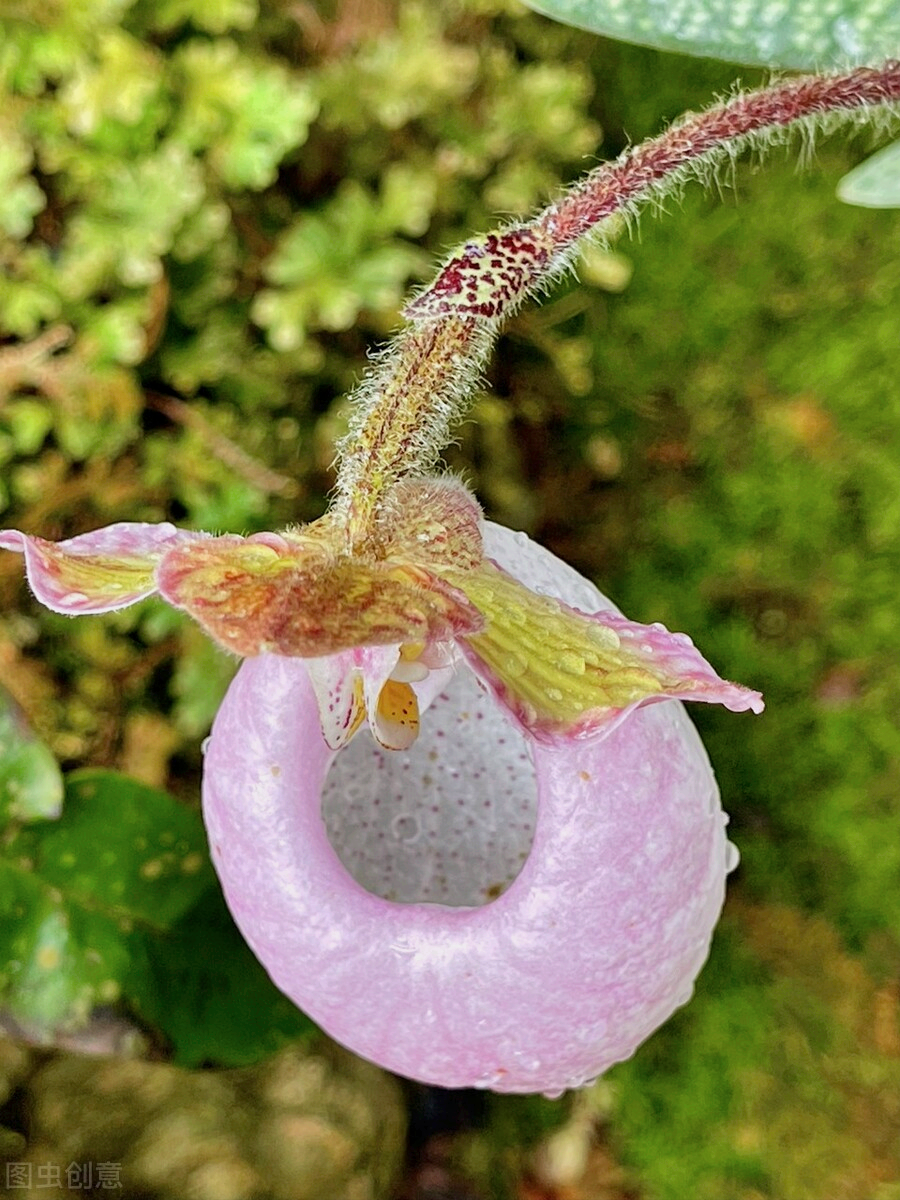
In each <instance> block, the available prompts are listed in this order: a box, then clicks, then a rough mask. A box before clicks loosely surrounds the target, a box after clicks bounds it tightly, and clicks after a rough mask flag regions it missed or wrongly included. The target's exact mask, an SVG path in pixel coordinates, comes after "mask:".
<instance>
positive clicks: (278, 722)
mask: <svg viewBox="0 0 900 1200" xmlns="http://www.w3.org/2000/svg"><path fill="white" fill-rule="evenodd" d="M898 101H900V62H897V61H892V62H887V63H885V64H883V65H882V66H881V67H877V68H858V69H856V70H853V71H849V72H846V73H844V74H842V75H832V76H815V77H809V78H796V79H789V80H786V81H784V82H782V83H779V84H777V85H775V86H772V87H770V88H765V89H763V90H761V91H759V92H755V93H747V94H743V95H736V96H733V97H731V98H730V99H728V100H727V101H725V102H723V103H722V104H719V105H716V106H714V107H712V108H710V109H709V110H708V111H707V112H705V113H699V114H689V115H688V116H687V117H685V118H684V120H683V121H681V122H678V123H676V124H675V125H673V126H672V127H671V128H670V129H669V130H667V131H666V132H665V133H664V134H662V135H661V136H660V137H658V138H655V139H653V140H651V141H648V142H645V143H644V144H642V145H640V146H635V147H633V148H631V149H629V150H628V151H626V153H625V154H624V155H622V156H621V158H620V159H618V160H617V161H616V162H615V163H611V164H604V165H602V166H600V167H598V168H597V169H596V170H595V171H592V172H591V173H590V174H589V175H587V176H586V177H585V178H584V179H583V180H580V181H579V182H577V183H576V184H575V185H574V186H573V187H572V188H571V189H570V191H569V192H568V193H567V194H566V195H564V196H563V197H561V198H560V200H559V201H557V202H555V203H553V204H551V205H550V206H549V207H548V208H546V209H545V210H544V211H543V212H541V213H539V214H538V215H537V216H536V217H535V218H534V219H533V220H532V221H530V222H528V223H524V224H518V225H511V226H508V227H507V228H505V229H502V230H499V231H497V232H495V233H492V234H488V235H487V236H485V237H481V238H475V239H472V240H471V241H469V242H467V243H466V244H465V245H464V246H462V247H460V249H459V250H458V251H457V252H456V253H455V254H454V255H453V256H452V257H451V258H450V259H449V260H448V261H447V262H446V263H445V264H444V267H443V269H442V270H441V272H440V273H439V275H438V277H437V279H436V280H435V281H434V282H433V283H432V284H431V286H430V287H429V288H426V289H425V290H424V291H423V292H421V293H420V294H419V295H418V296H417V297H415V299H414V300H413V301H412V302H411V303H410V305H409V306H408V308H407V310H406V313H405V315H406V317H407V321H408V324H407V326H406V327H405V328H404V329H403V330H402V331H401V333H400V334H399V335H398V336H397V338H396V339H395V341H394V343H393V346H392V347H391V348H390V350H389V351H388V352H387V353H385V354H383V355H381V356H380V357H379V359H378V360H377V362H376V364H375V365H374V366H373V368H372V370H371V372H370V373H369V375H368V376H367V378H366V379H365V380H364V381H363V383H362V385H361V387H360V389H359V391H358V393H357V397H356V404H355V407H354V410H353V415H352V419H351V425H350V431H349V433H348V435H347V437H346V438H345V439H344V442H343V443H342V445H341V446H340V448H339V472H338V477H337V481H336V487H335V502H334V506H333V508H332V509H331V511H330V512H329V513H327V514H326V515H325V516H324V517H322V518H321V520H319V521H316V522H314V523H313V524H312V525H307V526H304V527H301V528H298V529H288V530H285V531H284V532H282V533H277V534H276V533H265V534H257V535H255V536H253V537H248V538H242V537H237V536H232V535H228V536H224V537H213V536H211V535H208V534H201V533H189V532H182V531H179V530H177V529H175V527H174V526H172V525H139V524H119V525H112V526H110V527H109V528H108V529H102V530H98V531H96V532H94V533H88V534H83V535H81V536H79V537H75V538H71V539H69V540H68V541H65V542H60V543H58V544H54V543H51V542H47V541H43V540H42V539H40V538H37V537H29V536H26V535H25V534H22V533H19V532H16V531H7V532H5V533H0V547H5V548H7V549H10V550H18V551H21V552H22V553H24V555H25V564H26V570H27V573H28V578H29V581H30V583H31V586H32V589H33V590H34V593H35V595H36V596H37V598H38V599H39V600H41V601H42V602H43V603H44V604H46V605H48V606H49V607H50V608H52V609H54V610H56V611H57V612H64V613H71V614H80V613H90V612H93V613H99V612H106V611H109V610H111V609H115V608H121V607H123V606H124V605H127V604H132V603H134V602H135V601H137V600H140V599H142V598H143V597H145V596H149V595H151V594H152V593H158V594H159V595H161V596H162V597H164V598H165V599H166V600H168V601H169V602H170V603H172V604H174V605H176V606H177V607H178V608H181V609H184V610H185V611H187V612H188V613H190V614H191V616H193V617H194V618H195V619H196V620H197V621H199V622H200V624H201V625H202V626H203V627H204V628H205V629H206V630H207V631H208V632H209V634H210V635H211V636H212V637H213V638H215V639H216V641H217V642H218V643H219V644H220V645H222V646H223V647H225V648H226V649H227V650H230V651H232V652H234V653H235V654H238V655H240V656H242V657H244V658H246V659H247V660H248V661H247V662H245V663H244V664H243V666H242V667H241V669H240V670H239V671H238V673H237V676H236V678H235V680H234V683H233V684H232V686H231V689H230V691H229V693H228V695H227V697H226V699H225V702H224V704H223V705H222V708H221V710H220V712H219V714H218V716H217V718H216V722H215V725H214V728H213V733H212V738H211V741H210V744H209V748H208V751H207V755H206V766H205V772H204V784H203V791H204V809H205V814H206V821H207V827H208V830H209V835H210V843H211V848H212V856H213V861H214V863H215V865H216V868H217V870H218V872H219V876H220V878H221V881H222V886H223V888H224V890H225V894H226V897H227V899H228V903H229V905H230V907H231V910H232V912H233V913H234V916H235V919H236V921H237V923H238V925H239V926H240V928H241V930H242V931H243V933H244V935H245V937H246V938H247V941H248V942H249V943H250V945H251V946H252V947H253V949H254V950H255V952H256V954H257V955H258V957H259V958H260V960H261V961H262V962H263V964H264V965H265V966H266V968H267V970H268V971H269V973H270V974H271V976H272V978H273V979H274V980H275V982H276V983H277V984H278V985H279V987H281V988H282V989H283V991H284V992H285V993H286V994H287V995H288V996H290V997H291V998H292V999H293V1000H295V1001H296V1002H297V1003H298V1004H299V1005H301V1006H302V1007H303V1008H304V1009H305V1010H306V1011H307V1012H308V1013H309V1014H310V1015H311V1016H312V1017H313V1018H314V1019H315V1020H317V1021H318V1022H319V1023H320V1024H321V1025H322V1026H323V1028H325V1029H326V1030H327V1031H328V1032H329V1033H331V1034H332V1035H333V1036H334V1037H336V1038H337V1039H338V1040H339V1041H342V1042H344V1043H345V1044H346V1045H347V1046H349V1047H350V1048H351V1049H353V1050H356V1051H357V1052H358V1053H360V1054H363V1055H365V1056H366V1057H368V1058H371V1059H373V1060H374V1061H375V1062H378V1063H380V1064H382V1065H383V1066H385V1067H389V1068H390V1069H392V1070H394V1071H397V1072H399V1073H401V1074H404V1075H409V1076H412V1077H414V1078H417V1079H421V1080H425V1081H429V1082H432V1083H437V1084H443V1085H444V1086H449V1087H461V1086H476V1087H490V1088H494V1089H497V1090H500V1091H518V1092H525V1091H544V1092H550V1093H557V1092H559V1091H561V1090H563V1089H565V1088H568V1087H575V1086H578V1085H580V1084H583V1083H585V1082H587V1081H589V1080H591V1079H593V1078H595V1077H596V1076H597V1075H598V1074H600V1073H601V1072H602V1071H604V1070H605V1069H606V1068H607V1067H608V1066H610V1064H612V1063H614V1062H617V1061H618V1060H620V1059H623V1058H626V1057H627V1056H628V1055H629V1054H631V1053H632V1051H633V1050H634V1049H635V1047H636V1046H637V1045H638V1044H639V1043H640V1042H641V1041H642V1039H644V1038H646V1037H647V1036H648V1035H649V1034H650V1033H651V1032H652V1031H653V1030H654V1029H655V1028H656V1027H657V1026H658V1025H659V1024H660V1023H661V1022H662V1021H664V1020H665V1018H666V1017H667V1016H668V1015H669V1014H670V1013H671V1012H672V1011H673V1010H674V1009H675V1008H676V1007H677V1006H678V1005H679V1004H682V1003H684V1001H685V1000H686V999H687V998H688V996H689V994H690V991H691V988H692V985H693V981H694V979H695V977H696V975H697V972H698V971H699V970H700V967H701V965H702V963H703V961H704V959H705V958H706V954H707V951H708V948H709V942H710V937H711V934H712V930H713V927H714V925H715V922H716V919H717V916H718V913H719V910H720V907H721V904H722V898H723V892H724V880H725V875H726V872H727V870H728V869H729V866H730V865H731V862H732V860H733V858H734V852H733V850H732V849H731V848H730V847H729V845H728V843H727V841H726V838H725V829H724V824H725V818H724V816H723V814H722V811H721V809H720V807H719V798H718V792H717V789H716V785H715V781H714V778H713V774H712V771H711V769H710V765H709V762H708V760H707V758H706V755H705V753H704V751H703V747H702V745H701V744H700V741H699V739H698V737H697V734H696V733H695V731H694V728H693V726H692V725H691V724H690V722H689V721H688V719H687V717H686V716H685V714H684V710H683V709H682V707H681V704H680V703H679V701H680V700H702V701H707V702H712V703H717V704H724V705H725V706H726V707H727V708H730V709H732V710H734V711H741V710H745V709H752V710H753V711H754V712H759V711H760V710H761V709H762V701H761V699H760V696H759V694H758V693H756V692H751V691H748V690H747V689H745V688H742V687H739V686H738V685H736V684H732V683H726V682H724V681H723V680H722V679H720V678H719V677H718V675H716V673H715V672H714V671H713V669H712V667H710V665H709V664H708V663H707V662H706V661H705V660H704V659H703V658H702V657H701V656H700V654H699V653H698V652H697V651H696V650H695V649H694V647H693V645H692V643H691V642H690V640H689V639H688V638H687V637H686V636H685V635H683V634H670V633H668V632H667V631H666V630H665V629H663V628H662V626H660V625H652V626H643V625H636V624H635V623H634V622H632V621H629V620H627V619H626V618H625V617H623V616H621V614H619V613H618V612H617V611H616V610H615V609H614V608H613V607H612V605H611V604H610V603H609V601H607V600H606V599H605V598H604V597H603V596H602V595H601V594H600V593H599V592H598V591H597V590H596V588H594V587H593V585H592V584H590V583H588V582H587V581H586V580H584V579H582V578H581V577H580V576H579V575H577V574H576V573H575V572H574V571H573V570H571V569H570V568H569V567H567V566H566V565H565V564H564V563H562V562H560V561H559V560H558V559H556V558H554V557H553V556H552V555H551V554H548V553H547V552H546V551H545V550H542V549H541V548H540V547H539V546H536V545H535V544H534V543H533V542H530V541H529V540H528V538H526V537H525V536H524V535H523V534H513V533H510V532H509V531H508V530H505V529H502V528H500V527H499V526H496V525H491V524H486V525H485V524H484V523H483V522H482V519H481V514H480V512H479V509H478V506H477V504H476V502H475V500H474V499H473V497H472V496H471V495H470V494H469V492H467V491H466V489H465V488H464V487H463V486H462V485H461V484H459V483H457V482H456V481H454V480H450V479H435V478H430V474H431V473H432V472H433V468H434V464H435V462H436V460H437V458H438V455H439V453H440V450H441V448H442V447H443V446H444V445H445V444H446V442H447V440H448V437H449V435H450V430H451V428H452V425H453V423H454V422H455V421H457V420H458V419H459V418H460V417H461V416H462V415H463V413H464V411H465V403H466V400H467V398H468V397H469V395H470V394H471V391H472V388H473V385H474V381H475V380H476V379H477V377H478V373H479V371H480V370H481V368H482V367H483V365H484V363H485V361H486V359H487V355H488V352H489V349H490V346H491V343H492V341H493V338H494V336H495V335H496V333H497V330H498V329H499V327H500V325H501V324H502V322H503V320H504V319H505V318H506V317H507V316H509V314H510V313H511V312H513V311H515V309H516V308H517V307H518V306H519V305H520V304H521V303H522V302H523V301H524V300H525V299H526V298H527V297H528V296H531V295H534V294H535V293H536V292H538V291H540V289H541V288H542V287H544V286H545V285H546V284H547V282H548V281H549V280H551V279H553V278H554V277H555V276H557V275H559V274H560V273H561V272H562V271H564V270H565V268H566V266H567V265H568V264H570V263H571V262H572V260H573V258H574V256H575V254H576V253H577V251H578V248H579V246H580V244H581V242H582V240H583V238H584V237H585V235H587V234H590V233H591V232H599V233H600V234H601V236H602V232H603V228H604V222H606V221H607V220H608V219H610V218H616V216H617V214H619V215H621V214H623V213H624V214H625V215H626V216H633V215H634V214H635V213H636V211H637V210H638V208H639V207H640V205H641V204H642V203H645V202H647V201H648V200H658V199H659V198H660V197H661V196H663V195H665V193H666V191H667V189H671V188H672V187H675V186H680V185H681V184H682V183H683V182H684V180H685V178H686V177H687V176H688V175H690V174H691V173H695V174H698V175H700V176H701V177H703V178H709V177H710V174H711V173H712V174H714V172H715V169H716V166H717V164H720V163H724V164H729V163H730V162H731V161H732V156H733V154H734V152H735V150H736V149H739V148H741V147H742V146H744V145H746V144H747V142H748V141H750V140H754V139H755V141H756V142H757V143H760V142H762V141H764V142H766V143H767V144H772V143H774V142H777V141H779V140H784V138H785V137H786V136H787V131H789V130H790V128H791V126H792V125H794V124H796V123H797V122H800V121H802V122H803V123H804V128H805V130H807V131H808V130H809V128H810V125H811V123H814V122H815V121H816V120H817V119H822V120H827V121H828V122H829V123H831V122H833V120H834V119H836V118H837V117H839V116H841V115H842V114H843V115H847V116H851V117H852V116H853V115H854V114H859V113H860V112H866V113H869V112H872V111H874V110H876V109H881V108H884V107H885V106H888V107H890V106H894V107H896V105H897V103H898ZM423 717H424V719H423Z"/></svg>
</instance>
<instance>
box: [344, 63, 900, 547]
mask: <svg viewBox="0 0 900 1200" xmlns="http://www.w3.org/2000/svg"><path fill="white" fill-rule="evenodd" d="M898 103H900V61H896V60H895V61H890V62H887V63H885V64H884V65H883V66H881V67H861V68H857V69H856V70H853V71H849V72H847V73H845V74H841V75H831V76H806V77H802V78H796V79H790V80H787V81H786V82H783V83H779V84H776V85H775V86H773V87H770V88H765V89H763V90H761V91H758V92H748V93H744V94H741V95H737V96H735V97H733V98H732V99H731V100H727V101H725V102H723V103H721V104H718V105H715V106H714V107H712V108H710V109H708V110H707V111H706V112H703V113H699V114H696V113H692V114H690V115H688V116H687V117H685V118H684V119H682V120H681V121H679V122H677V123H676V124H675V125H673V126H672V127H671V128H670V129H667V130H666V132H665V133H662V134H660V136H659V137H657V138H653V139H652V140H650V141H648V142H644V143H643V144H642V145H640V146H636V147H633V148H632V149H630V150H627V151H626V152H625V153H624V154H623V155H621V157H620V158H618V159H617V160H616V161H615V162H612V163H606V164H604V165H603V166H600V167H598V168H597V169H596V170H594V171H592V172H591V173H590V174H589V175H586V176H585V177H584V179H582V180H581V181H580V182H579V183H576V184H575V186H574V187H573V188H572V189H571V190H570V191H569V192H568V193H567V194H566V195H565V196H563V197H562V198H561V199H560V200H558V201H556V202H555V203H554V204H551V205H550V206H549V207H548V208H546V209H544V210H543V212H541V213H539V214H538V215H537V216H536V217H535V218H534V219H533V220H532V221H530V222H527V223H520V224H517V225H510V226H507V227H505V228H503V229H500V230H497V231H495V232H494V233H489V234H487V235H485V236H482V237H476V238H472V239H471V240H470V241H468V242H466V243H465V245H463V246H461V247H460V249H459V250H457V252H456V253H455V254H454V255H452V256H451V258H450V259H449V260H448V261H447V262H446V263H445V264H444V266H443V267H442V269H441V270H440V272H439V273H438V276H437V278H436V279H435V280H434V282H433V283H432V284H431V285H430V286H429V287H427V288H426V289H425V290H424V291H423V292H421V293H420V294H419V295H418V296H416V297H414V298H413V300H412V301H411V302H410V303H409V305H408V306H407V308H406V310H405V316H406V318H407V320H408V321H409V322H410V327H409V328H407V329H406V330H405V331H404V332H403V333H402V334H401V336H400V337H399V338H398V339H397V341H396V343H395V344H394V346H393V347H392V349H391V351H390V352H389V353H387V354H386V355H384V357H383V358H382V360H381V362H380V363H379V365H378V366H377V367H376V368H375V370H373V371H372V372H371V373H370V375H369V376H368V377H367V379H366V380H365V381H364V382H363V384H362V386H361V387H360V389H359V390H358V392H357V396H356V407H355V412H354V415H353V420H352V423H351V428H350V433H349V434H348V436H347V438H345V439H344V442H343V444H342V446H341V448H340V458H341V462H340V473H339V476H338V483H337V498H336V506H337V511H338V514H339V515H340V516H342V517H343V518H344V520H345V521H346V530H347V537H348V543H349V544H350V545H351V546H355V547H357V548H358V547H362V546H365V544H366V542H367V540H368V539H369V538H370V537H371V530H372V528H373V525H374V523H375V521H376V520H377V517H378V514H379V512H380V511H381V510H382V509H383V507H384V503H385V501H386V500H387V498H388V497H389V495H390V492H391V490H392V489H393V487H394V485H395V484H396V483H397V482H398V481H399V480H400V479H402V478H403V477H404V476H416V475H422V474H424V473H426V472H427V471H429V470H431V469H432V468H433V465H434V463H435V461H436V460H437V458H438V455H439V454H440V452H441V450H442V449H443V447H444V446H445V445H446V443H447V441H448V440H449V437H450V435H451V430H452V428H453V426H454V425H455V424H456V422H457V421H458V420H459V419H460V418H461V417H462V416H463V415H464V413H465V410H466V407H467V402H468V399H469V396H470V393H471V391H472V389H473V387H474V385H475V382H476V380H477V378H478V374H479V372H480V370H481V369H482V368H483V366H484V363H485V362H486V360H487V355H488V352H489V350H490V346H491V342H492V339H493V337H494V336H495V335H496V332H497V330H498V329H499V327H500V325H501V324H502V322H503V321H504V320H505V319H506V318H507V317H509V315H510V314H511V313H513V312H514V311H515V310H516V308H518V306H519V305H520V304H522V302H523V301H524V300H526V299H528V298H529V297H530V296H532V295H534V294H535V292H537V291H539V290H540V289H541V288H542V287H545V286H546V284H547V283H548V282H549V281H550V280H552V279H553V278H555V277H557V276H558V275H560V274H561V273H562V272H564V271H565V269H566V268H567V267H568V266H569V264H570V263H571V261H572V259H573V258H574V256H575V254H576V252H577V249H578V245H579V242H580V241H581V240H582V239H583V238H584V237H586V236H587V235H589V234H591V233H595V232H602V228H603V224H604V222H605V221H606V220H608V219H609V218H611V217H614V216H616V215H617V214H619V215H625V216H631V215H634V214H636V213H637V211H638V210H639V208H640V207H641V205H642V204H644V203H646V202H647V201H652V200H653V199H658V198H660V197H662V196H664V195H665V194H666V193H667V192H670V191H672V190H673V189H674V188H677V187H678V186H679V185H680V184H681V183H683V182H684V181H686V180H687V179H689V178H697V177H699V178H701V179H704V178H708V177H710V176H711V174H712V173H713V172H714V171H715V168H716V167H717V166H718V165H720V164H721V163H722V162H727V161H729V160H730V159H732V158H733V157H734V156H735V155H736V154H737V153H739V152H740V151H741V150H743V149H744V148H745V147H746V146H748V145H753V146H758V147H760V148H765V147H766V146H768V145H772V144H773V143H778V142H783V141H785V140H786V139H787V137H788V136H789V134H790V130H791V128H792V127H794V126H796V125H797V124H802V125H805V126H806V127H808V128H809V129H810V130H813V129H815V128H817V127H822V128H825V129H827V128H828V127H829V126H830V125H831V124H833V123H836V122H838V121H840V120H841V119H846V118H853V117H856V118H857V119H860V118H862V119H865V118H868V116H869V114H870V112H871V111H872V110H880V111H882V112H883V111H884V110H885V107H886V106H888V107H889V106H891V105H897V104H898Z"/></svg>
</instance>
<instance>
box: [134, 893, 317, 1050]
mask: <svg viewBox="0 0 900 1200" xmlns="http://www.w3.org/2000/svg"><path fill="white" fill-rule="evenodd" d="M147 958H148V963H149V969H148V973H147V975H146V977H145V979H144V980H143V981H142V983H141V985H140V987H139V989H138V990H137V991H136V993H135V995H134V997H133V999H134V1003H135V1005H136V1007H137V1010H138V1012H139V1013H140V1015H141V1016H142V1017H143V1018H144V1019H145V1020H146V1021H148V1022H149V1023H150V1024H153V1025H156V1026H158V1027H159V1028H160V1029H161V1030H162V1031H163V1032H164V1033H165V1034H166V1036H167V1037H168V1038H169V1040H170V1041H171V1043H172V1047H173V1051H174V1060H175V1062H177V1063H180V1064H182V1065H183V1066H188V1067H195V1066H198V1065H200V1064H203V1063H215V1064H217V1065H221V1066H245V1065H247V1064H250V1063H254V1062H257V1061H258V1060H259V1059H261V1058H263V1057H265V1056H266V1055H268V1054H272V1053H274V1052H275V1051H276V1050H278V1049H279V1048H280V1047H281V1046H282V1045H284V1044H285V1042H287V1041H292V1040H295V1039H296V1038H298V1037H301V1036H307V1035H309V1034H311V1033H313V1032H315V1029H316V1027H315V1026H314V1025H313V1023H312V1021H310V1019H309V1018H308V1017H307V1016H305V1015H304V1014H303V1013H302V1012H301V1011H300V1010H299V1009H298V1008H296V1007H295V1006H294V1005H293V1004H292V1003H291V1001H290V1000H288V999H287V997H286V996H283V995H282V994H281V992H279V990H278V989H277V988H276V987H275V985H274V983H272V981H271V980H270V979H269V977H268V975H267V974H266V972H265V971H264V969H263V968H262V966H260V964H259V962H258V961H257V960H256V958H254V956H253V953H252V952H251V950H250V949H249V947H248V946H247V944H246V942H245V941H244V939H243V938H242V937H241V935H240V933H239V932H238V930H237V927H236V926H235V924H234V921H233V920H232V919H231V915H230V913H229V912H228V909H227V908H226V906H225V901H224V900H223V898H222V893H221V892H220V891H219V888H218V887H214V888H211V889H210V890H209V891H208V892H207V893H206V894H205V895H204V896H203V898H202V899H201V900H200V902H199V903H198V904H197V905H196V907H195V908H193V909H192V910H191V911H190V912H189V913H188V914H187V915H186V916H185V917H184V918H183V920H181V921H179V923H178V924H177V925H175V926H174V927H173V928H172V929H171V930H169V932H168V933H166V934H164V935H162V936H160V937H156V938H152V939H148V942H147Z"/></svg>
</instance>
